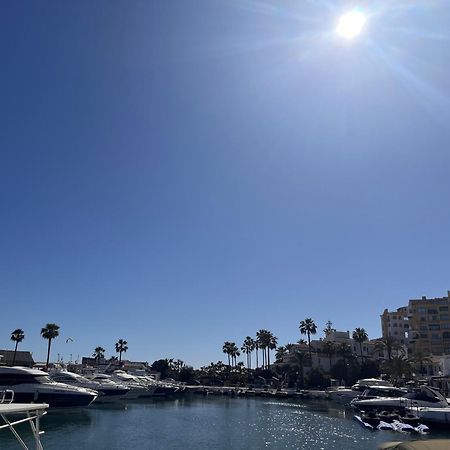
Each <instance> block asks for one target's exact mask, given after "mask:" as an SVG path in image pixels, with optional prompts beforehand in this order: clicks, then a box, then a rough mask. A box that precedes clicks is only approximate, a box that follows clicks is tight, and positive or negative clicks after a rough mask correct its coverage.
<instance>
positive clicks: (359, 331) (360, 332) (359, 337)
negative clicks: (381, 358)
mask: <svg viewBox="0 0 450 450" xmlns="http://www.w3.org/2000/svg"><path fill="white" fill-rule="evenodd" d="M352 338H353V340H354V341H356V342H359V353H360V356H361V362H363V358H364V356H363V354H362V343H363V342H365V341H367V340H368V339H369V336H368V335H367V332H366V330H365V329H364V328H355V331H354V332H353V334H352Z"/></svg>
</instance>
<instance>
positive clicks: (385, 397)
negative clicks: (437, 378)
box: [350, 386, 449, 411]
mask: <svg viewBox="0 0 450 450" xmlns="http://www.w3.org/2000/svg"><path fill="white" fill-rule="evenodd" d="M380 389H381V391H380ZM374 391H375V389H373V388H369V389H367V390H366V391H364V393H363V395H362V396H361V397H360V398H355V399H353V400H352V401H351V402H350V404H351V405H352V406H353V407H356V408H358V409H360V410H363V411H369V410H377V411H381V410H390V409H398V410H400V411H403V410H404V409H405V408H407V407H412V406H416V407H418V406H428V407H433V408H446V407H448V406H449V404H448V402H447V399H446V398H445V397H444V396H443V395H441V394H440V393H439V392H438V391H436V390H435V389H432V388H430V387H428V386H421V387H420V388H418V389H413V390H412V391H410V392H405V391H404V390H395V388H389V390H387V389H382V388H381V387H378V388H376V391H377V392H378V393H379V395H380V396H376V392H374ZM401 394H403V395H401Z"/></svg>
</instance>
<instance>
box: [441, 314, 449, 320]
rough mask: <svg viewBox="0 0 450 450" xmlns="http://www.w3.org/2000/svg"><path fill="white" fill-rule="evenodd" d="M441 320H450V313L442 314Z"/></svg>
mask: <svg viewBox="0 0 450 450" xmlns="http://www.w3.org/2000/svg"><path fill="white" fill-rule="evenodd" d="M441 320H450V314H441Z"/></svg>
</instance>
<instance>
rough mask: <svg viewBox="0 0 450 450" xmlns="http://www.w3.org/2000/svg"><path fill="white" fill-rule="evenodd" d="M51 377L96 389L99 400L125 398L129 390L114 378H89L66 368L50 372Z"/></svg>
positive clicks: (55, 379)
mask: <svg viewBox="0 0 450 450" xmlns="http://www.w3.org/2000/svg"><path fill="white" fill-rule="evenodd" d="M50 378H51V379H52V380H53V381H57V382H59V383H65V384H70V385H71V386H78V387H82V388H88V389H94V390H96V391H97V392H98V397H97V400H96V401H97V402H102V403H103V402H110V401H115V400H119V399H121V398H123V397H124V396H125V395H126V394H127V393H128V392H129V390H130V389H129V388H128V387H126V386H124V385H122V384H119V383H114V382H113V381H112V380H110V379H107V380H96V381H94V380H89V379H87V378H86V377H83V376H82V375H78V374H77V373H72V372H68V371H66V370H55V371H53V372H51V373H50Z"/></svg>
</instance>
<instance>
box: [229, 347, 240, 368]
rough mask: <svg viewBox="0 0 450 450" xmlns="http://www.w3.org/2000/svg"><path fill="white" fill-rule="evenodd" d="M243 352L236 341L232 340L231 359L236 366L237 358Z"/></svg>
mask: <svg viewBox="0 0 450 450" xmlns="http://www.w3.org/2000/svg"><path fill="white" fill-rule="evenodd" d="M240 354H241V352H240V351H239V347H238V346H237V345H236V343H234V342H231V346H230V356H231V361H232V362H233V366H234V367H236V358H237V357H238V356H240Z"/></svg>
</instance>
